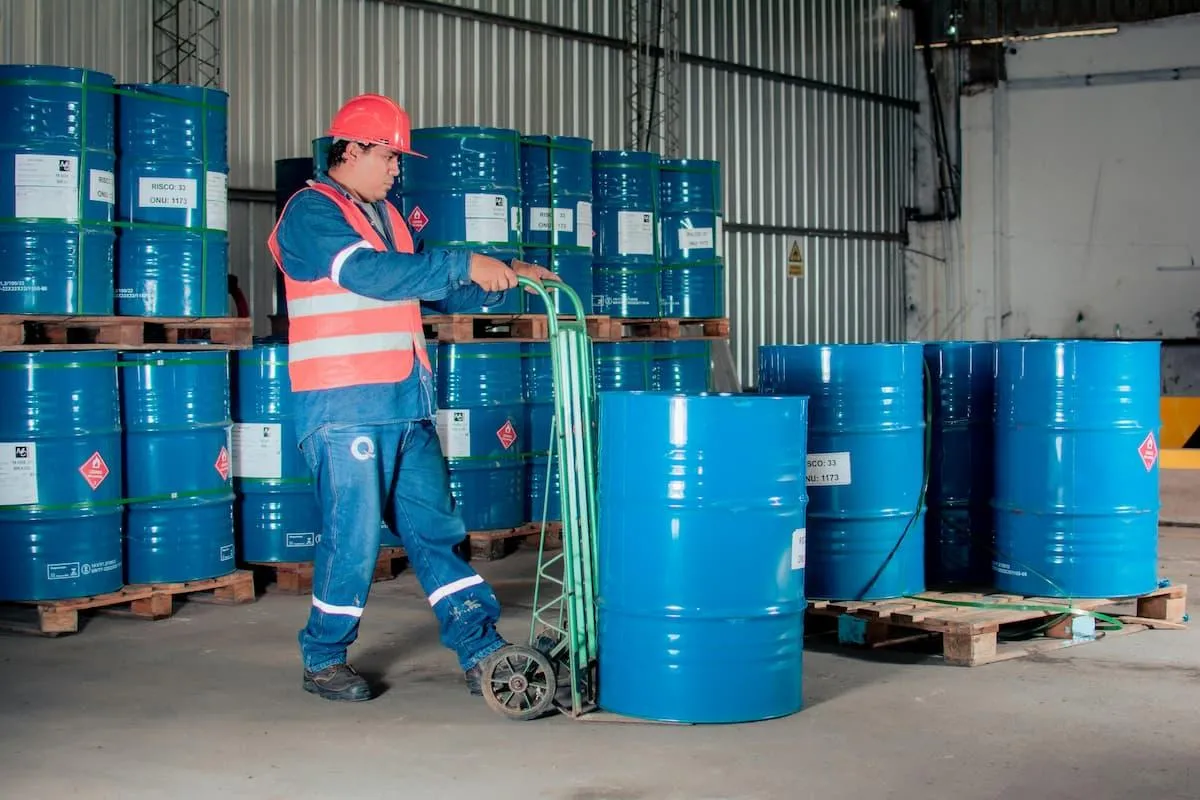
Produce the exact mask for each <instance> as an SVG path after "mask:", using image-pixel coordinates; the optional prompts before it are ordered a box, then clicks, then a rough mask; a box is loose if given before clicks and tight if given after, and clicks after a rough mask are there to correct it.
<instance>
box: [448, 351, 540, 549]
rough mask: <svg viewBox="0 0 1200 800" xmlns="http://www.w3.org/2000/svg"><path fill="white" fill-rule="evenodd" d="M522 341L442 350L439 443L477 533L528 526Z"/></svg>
mask: <svg viewBox="0 0 1200 800" xmlns="http://www.w3.org/2000/svg"><path fill="white" fill-rule="evenodd" d="M521 360H522V359H521V343H520V342H505V341H498V342H483V343H477V344H447V343H443V344H441V345H439V346H438V368H437V389H438V412H437V426H438V438H440V439H441V443H442V452H443V454H444V455H445V456H446V460H447V466H448V467H449V471H450V491H451V493H452V494H453V495H454V500H455V502H456V504H457V505H458V507H459V508H461V509H462V516H463V521H464V523H465V524H466V527H467V530H469V531H485V530H496V529H500V528H514V527H516V526H518V525H522V524H524V523H525V521H526V515H525V460H524V459H523V458H522V450H523V449H524V447H525V440H526V438H527V436H528V434H527V432H526V428H525V409H524V394H523V386H522V383H523V382H522V370H521Z"/></svg>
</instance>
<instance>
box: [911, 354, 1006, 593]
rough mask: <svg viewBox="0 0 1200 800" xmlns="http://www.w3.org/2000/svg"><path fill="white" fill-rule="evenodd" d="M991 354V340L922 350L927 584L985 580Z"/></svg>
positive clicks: (990, 466)
mask: <svg viewBox="0 0 1200 800" xmlns="http://www.w3.org/2000/svg"><path fill="white" fill-rule="evenodd" d="M995 356H996V347H995V345H994V344H993V343H991V342H930V343H928V344H926V345H925V366H926V368H927V369H928V370H929V381H930V384H929V385H930V401H931V405H932V409H933V414H932V419H931V426H930V437H929V489H928V491H927V492H926V499H927V501H928V507H929V513H928V516H927V517H926V519H925V577H926V582H927V583H928V584H929V585H930V586H948V585H953V584H976V585H983V584H988V583H990V582H991V570H992V567H991V564H992V556H991V553H992V488H993V485H994V479H993V476H994V474H995V470H994V468H993V461H994V459H995V449H994V442H993V431H994V429H995V428H994V426H993V424H992V405H993V398H994V395H993V390H994V385H995V381H994V377H993V369H994V366H995Z"/></svg>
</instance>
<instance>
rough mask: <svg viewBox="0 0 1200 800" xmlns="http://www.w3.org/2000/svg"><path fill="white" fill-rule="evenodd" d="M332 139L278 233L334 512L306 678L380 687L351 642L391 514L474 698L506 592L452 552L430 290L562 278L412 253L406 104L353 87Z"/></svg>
mask: <svg viewBox="0 0 1200 800" xmlns="http://www.w3.org/2000/svg"><path fill="white" fill-rule="evenodd" d="M329 135H330V136H331V137H333V146H332V147H331V148H330V151H329V156H328V176H327V177H322V178H321V179H319V180H314V181H309V186H308V187H306V188H304V189H301V190H300V191H298V192H297V193H296V194H294V195H293V196H292V197H291V198H290V199H289V200H288V203H287V205H286V207H285V208H284V211H283V214H282V215H281V216H280V218H279V221H278V223H276V226H275V230H273V231H272V232H271V236H270V239H269V242H268V243H269V247H270V250H271V255H272V256H273V257H274V259H275V263H276V265H277V266H278V267H279V268H280V270H281V271H282V272H283V276H284V287H285V294H286V296H287V305H288V317H289V320H290V331H289V339H290V347H289V355H288V361H289V365H288V370H289V375H290V378H291V382H292V391H293V392H294V395H293V399H294V407H295V415H296V427H297V436H298V439H299V443H300V449H301V450H302V451H303V453H304V456H305V458H306V459H307V461H308V465H309V467H310V469H311V470H312V473H313V477H314V480H315V483H316V491H317V497H318V500H319V502H320V505H321V509H322V528H321V534H320V537H319V538H318V540H317V546H316V563H315V565H314V569H313V595H312V608H311V609H310V611H309V617H308V624H307V625H306V626H305V627H304V629H303V630H301V631H300V635H299V641H300V653H301V656H302V658H303V661H304V680H303V687H304V689H305V690H306V691H309V692H312V693H314V694H317V695H319V696H321V697H325V698H328V699H331V700H367V699H370V697H371V694H372V693H371V689H370V687H369V686H368V684H367V682H366V680H364V679H363V678H362V676H360V675H359V674H358V673H357V672H356V671H355V670H354V669H353V668H352V667H351V666H350V665H349V664H348V663H347V658H346V650H347V648H348V647H349V645H350V644H352V643H353V642H354V640H355V638H356V637H357V635H358V626H359V619H360V618H361V617H362V614H363V608H364V607H365V606H366V603H367V595H368V593H369V591H370V588H371V581H372V576H373V574H374V571H375V562H376V560H377V558H378V555H379V542H380V520H381V519H384V520H386V521H387V522H388V524H389V526H391V527H392V529H393V530H394V531H395V532H396V533H397V534H398V535H399V536H400V537H401V538H402V540H403V542H404V547H405V550H406V551H407V555H408V558H409V561H410V563H411V564H412V566H413V570H414V572H415V573H416V575H417V579H418V580H419V581H420V583H421V586H422V588H423V589H424V591H425V594H426V596H427V597H428V599H429V604H430V606H432V608H433V613H434V615H435V616H436V617H437V621H438V625H439V627H440V631H441V641H442V644H443V645H445V646H446V647H448V648H450V649H452V650H454V651H455V653H457V655H458V660H459V663H460V665H461V666H462V669H463V671H464V674H465V677H466V681H467V686H468V688H469V689H470V690H471V692H472V693H473V694H478V693H479V675H480V666H479V665H480V662H481V661H482V660H483V659H484V658H486V657H487V656H488V655H490V654H491V653H493V652H495V651H496V650H498V649H500V648H501V647H503V646H504V645H505V644H506V643H505V641H504V640H503V639H502V638H501V637H500V634H499V633H497V631H496V620H497V619H498V618H499V615H500V607H499V603H498V602H497V600H496V596H495V594H494V593H493V592H492V589H491V587H490V586H488V585H487V583H485V582H484V580H483V578H481V577H480V576H479V575H478V574H477V573H476V572H475V571H474V570H473V569H472V568H471V566H470V565H469V564H467V563H466V562H464V561H463V560H462V559H461V558H460V557H459V556H458V555H457V554H456V553H455V552H454V547H455V546H456V545H458V544H459V543H461V542H462V540H463V539H464V538H465V536H466V531H465V529H464V526H463V522H462V517H461V515H460V513H459V511H458V510H457V509H456V508H455V506H454V502H453V499H452V497H451V495H450V487H449V482H448V478H447V472H446V464H445V461H444V459H443V457H442V450H441V445H440V443H439V441H438V436H437V429H436V427H435V425H434V423H433V421H432V420H433V417H434V413H435V400H434V398H435V396H436V395H435V390H434V386H433V380H432V372H431V370H430V362H429V356H428V354H427V352H426V345H425V339H424V336H423V335H422V328H421V307H420V302H425V303H426V304H427V305H429V306H431V307H432V308H434V309H436V310H438V311H440V312H443V313H450V312H454V311H460V310H466V309H470V308H477V307H479V306H480V305H496V304H498V303H500V302H501V301H502V300H503V298H504V293H505V292H507V291H509V290H511V289H513V288H514V287H515V286H516V285H517V275H518V274H520V275H526V276H529V277H531V278H534V279H538V280H541V279H542V278H547V277H549V278H552V277H555V276H554V275H553V273H550V272H548V271H547V270H544V269H542V268H540V267H535V266H532V265H528V264H522V263H520V262H516V261H514V262H513V266H512V267H511V268H510V267H509V266H508V265H506V264H504V263H503V262H501V261H498V260H496V259H493V258H488V257H486V256H482V255H477V254H472V253H467V252H451V251H446V250H436V251H433V252H428V253H422V254H414V253H413V242H412V236H411V235H410V234H409V231H408V228H407V227H406V226H405V224H404V221H403V219H402V218H401V217H400V214H399V212H398V211H397V210H396V209H395V207H394V206H392V205H391V204H390V203H389V202H388V201H387V199H386V198H387V193H388V190H389V189H391V188H392V184H393V183H394V182H395V179H396V175H397V174H398V171H399V156H400V154H401V153H407V154H410V155H413V156H417V155H419V154H417V153H415V152H413V150H412V149H411V142H410V126H409V119H408V114H407V113H405V111H404V110H403V109H402V108H401V107H400V106H399V105H397V104H396V103H395V102H393V101H392V100H390V99H388V98H386V97H382V96H380V95H374V94H365V95H360V96H358V97H355V98H354V99H352V100H350V101H349V102H347V103H346V105H344V106H343V107H342V108H341V109H340V110H339V111H338V112H337V114H336V116H335V117H334V118H333V123H332V125H331V126H330V129H329Z"/></svg>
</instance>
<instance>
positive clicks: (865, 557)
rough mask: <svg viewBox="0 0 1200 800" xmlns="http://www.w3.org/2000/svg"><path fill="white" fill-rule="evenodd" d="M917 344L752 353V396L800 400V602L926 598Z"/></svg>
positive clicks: (788, 348)
mask: <svg viewBox="0 0 1200 800" xmlns="http://www.w3.org/2000/svg"><path fill="white" fill-rule="evenodd" d="M923 367H924V359H923V355H922V346H921V345H919V344H842V345H818V344H814V345H770V346H764V347H760V348H759V367H758V377H759V391H761V392H762V393H763V394H776V395H806V396H808V397H809V428H808V441H809V445H808V451H809V454H808V487H809V498H810V505H809V511H808V518H809V555H810V560H811V562H812V566H811V571H810V572H809V573H808V576H807V581H808V583H807V587H806V591H807V592H808V596H809V597H813V598H820V599H829V600H882V599H886V598H890V597H902V596H904V595H908V594H912V593H913V592H920V591H924V589H925V503H924V502H923V498H922V496H921V495H922V491H921V490H922V485H923V483H924V472H925V407H924V381H923Z"/></svg>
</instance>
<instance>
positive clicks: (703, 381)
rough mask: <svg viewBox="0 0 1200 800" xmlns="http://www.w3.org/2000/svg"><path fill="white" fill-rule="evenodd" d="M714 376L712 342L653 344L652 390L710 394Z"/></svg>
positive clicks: (673, 341) (651, 345)
mask: <svg viewBox="0 0 1200 800" xmlns="http://www.w3.org/2000/svg"><path fill="white" fill-rule="evenodd" d="M711 375H712V342H711V340H708V339H700V340H690V341H689V340H687V339H672V340H668V341H658V342H650V388H651V389H652V390H654V391H660V392H677V393H683V394H698V393H700V392H707V391H708V389H709V386H708V384H709V378H710V376H711Z"/></svg>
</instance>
